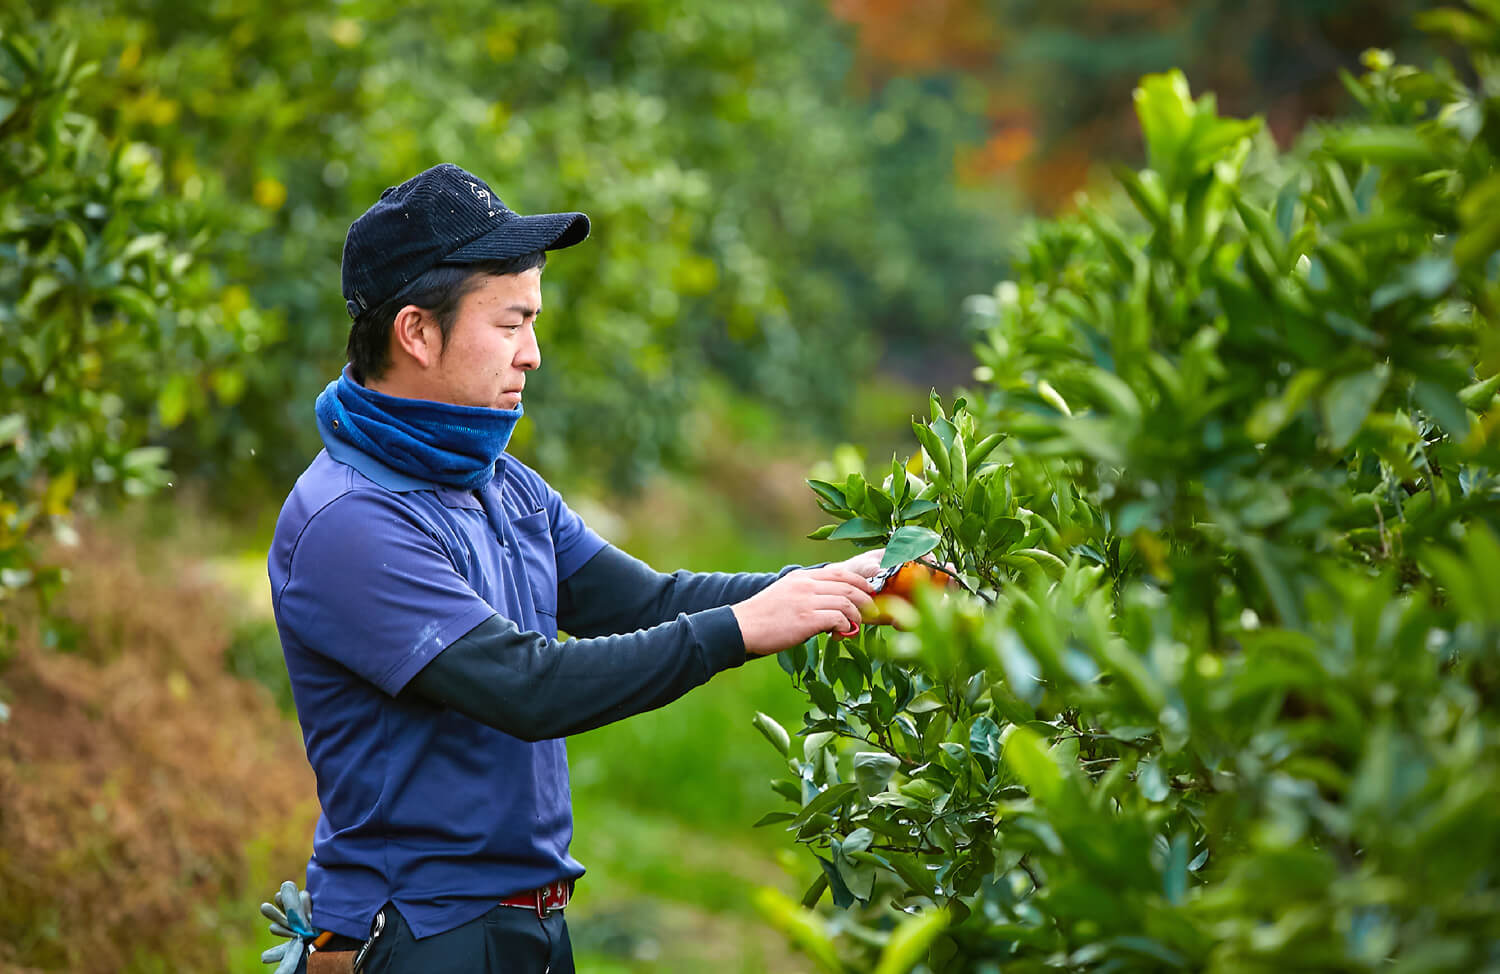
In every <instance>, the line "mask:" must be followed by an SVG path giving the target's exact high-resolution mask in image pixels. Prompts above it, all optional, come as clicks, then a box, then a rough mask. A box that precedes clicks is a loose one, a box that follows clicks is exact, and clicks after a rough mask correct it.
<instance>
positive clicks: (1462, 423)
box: [1412, 379, 1469, 437]
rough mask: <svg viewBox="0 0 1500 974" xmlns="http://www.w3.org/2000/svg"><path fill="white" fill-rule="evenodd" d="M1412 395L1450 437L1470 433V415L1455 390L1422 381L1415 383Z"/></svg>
mask: <svg viewBox="0 0 1500 974" xmlns="http://www.w3.org/2000/svg"><path fill="white" fill-rule="evenodd" d="M1412 395H1414V396H1415V397H1416V399H1417V405H1419V406H1421V407H1422V409H1423V411H1425V412H1426V413H1427V415H1429V416H1431V417H1432V418H1433V419H1435V420H1437V423H1438V425H1439V426H1441V427H1442V428H1443V432H1445V433H1447V434H1448V435H1449V436H1455V437H1459V436H1464V435H1465V434H1467V433H1468V432H1469V415H1468V413H1466V412H1465V411H1464V404H1463V403H1462V402H1460V401H1459V398H1458V396H1457V395H1456V394H1455V393H1454V392H1453V390H1451V389H1448V388H1447V387H1445V386H1441V385H1438V384H1437V383H1436V382H1429V381H1427V380H1425V379H1422V380H1418V381H1417V382H1415V383H1413V385H1412Z"/></svg>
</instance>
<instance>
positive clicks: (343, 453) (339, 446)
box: [318, 416, 509, 511]
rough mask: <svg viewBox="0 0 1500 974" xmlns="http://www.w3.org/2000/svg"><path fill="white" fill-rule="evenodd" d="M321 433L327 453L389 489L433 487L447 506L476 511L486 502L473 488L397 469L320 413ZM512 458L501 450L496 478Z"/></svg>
mask: <svg viewBox="0 0 1500 974" xmlns="http://www.w3.org/2000/svg"><path fill="white" fill-rule="evenodd" d="M318 435H319V436H321V437H322V438H323V448H324V449H325V450H327V451H328V456H329V457H331V458H332V459H334V460H336V461H337V462H339V463H342V464H344V465H346V466H350V467H353V468H354V469H355V470H358V471H359V472H360V473H361V474H363V475H364V476H365V477H367V478H368V479H369V480H371V481H372V482H374V483H376V484H379V485H380V486H381V487H384V488H385V489H386V490H389V491H394V492H396V493H398V494H404V493H408V492H410V491H415V490H430V491H432V492H433V493H434V494H436V495H437V499H438V500H439V501H441V502H442V504H443V506H444V507H462V508H469V509H471V510H475V511H482V510H484V505H482V504H481V503H479V498H478V497H476V496H475V495H474V493H473V491H468V490H460V489H459V488H457V487H448V486H446V485H444V484H435V483H433V482H431V481H429V480H422V479H420V478H417V477H413V476H411V475H410V474H404V473H402V472H401V471H399V470H394V469H392V468H390V467H388V466H386V465H385V464H384V463H381V462H380V461H379V460H377V459H375V458H374V457H372V456H370V455H369V454H368V453H366V452H364V451H363V450H361V449H359V448H358V447H355V446H352V445H350V444H349V443H346V442H345V441H344V440H342V439H340V438H339V437H337V436H334V435H333V431H332V430H330V429H329V428H328V427H327V425H326V424H325V423H324V422H323V418H322V417H321V416H319V417H318ZM507 459H509V458H508V457H507V456H506V455H505V454H503V453H502V454H500V459H499V460H498V461H496V463H495V480H499V479H500V478H502V477H504V476H505V461H506V460H507ZM493 483H494V481H493V480H492V481H491V482H490V483H489V484H486V485H485V486H484V488H483V489H484V490H489V489H491V487H492V485H493Z"/></svg>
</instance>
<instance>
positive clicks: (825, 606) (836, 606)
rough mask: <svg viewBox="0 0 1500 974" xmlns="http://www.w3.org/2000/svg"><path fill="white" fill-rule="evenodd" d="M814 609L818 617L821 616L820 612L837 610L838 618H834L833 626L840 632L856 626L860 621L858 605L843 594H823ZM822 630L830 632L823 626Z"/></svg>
mask: <svg viewBox="0 0 1500 974" xmlns="http://www.w3.org/2000/svg"><path fill="white" fill-rule="evenodd" d="M815 611H816V612H817V613H818V616H819V618H820V619H821V618H823V616H822V614H823V613H825V612H837V613H838V614H839V617H840V618H837V619H834V626H835V627H836V628H837V629H838V631H840V632H848V631H849V630H850V629H853V628H855V627H857V626H858V625H859V624H860V621H861V616H860V614H859V606H857V605H855V604H854V602H853V600H851V599H850V598H848V597H847V596H843V595H830V596H823V597H822V598H821V599H820V600H819V601H818V603H817V605H816V607H815ZM822 631H823V632H830V631H832V630H831V629H828V628H824V629H823V630H822Z"/></svg>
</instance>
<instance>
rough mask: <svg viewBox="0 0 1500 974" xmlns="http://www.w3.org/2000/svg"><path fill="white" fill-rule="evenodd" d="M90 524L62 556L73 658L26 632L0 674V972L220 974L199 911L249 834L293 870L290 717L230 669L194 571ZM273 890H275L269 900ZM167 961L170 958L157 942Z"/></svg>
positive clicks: (225, 629) (305, 803)
mask: <svg viewBox="0 0 1500 974" xmlns="http://www.w3.org/2000/svg"><path fill="white" fill-rule="evenodd" d="M132 534H133V532H111V531H108V530H104V529H100V528H97V527H92V528H86V529H85V531H84V533H83V539H82V543H81V544H80V545H79V546H78V547H77V548H74V549H71V550H66V551H62V552H59V554H58V557H59V559H60V560H62V561H63V562H64V563H66V564H67V566H68V568H69V570H70V571H71V573H72V582H71V584H70V585H69V587H68V589H67V590H66V593H65V594H64V596H63V598H62V599H61V600H60V601H61V603H62V604H63V614H64V615H65V617H66V618H67V620H68V621H69V623H70V624H71V625H72V627H74V631H75V632H76V634H77V636H78V638H77V641H76V646H77V648H76V650H75V651H73V652H70V653H59V652H55V651H50V650H46V649H43V648H42V646H41V635H40V627H39V625H38V622H37V620H36V619H35V618H27V619H20V620H17V622H18V623H19V625H20V629H21V636H20V640H19V644H18V646H17V652H16V655H15V656H14V658H13V659H12V660H11V661H10V663H9V664H8V665H6V666H5V667H4V669H3V670H0V686H3V688H4V696H5V698H6V699H7V700H8V701H9V702H10V704H11V710H12V712H11V718H10V721H9V722H8V723H6V724H0V836H3V839H0V969H11V970H17V969H26V968H34V969H41V970H66V971H76V972H79V974H93V972H101V974H102V972H113V971H120V970H122V969H124V968H125V967H126V966H127V964H128V963H129V961H130V958H131V957H132V956H134V955H138V954H144V953H158V952H159V953H168V954H170V955H171V956H172V957H173V958H174V960H175V961H176V962H178V963H179V964H180V967H179V968H178V969H181V970H215V969H222V963H223V962H222V957H223V953H222V946H221V945H220V944H219V943H218V942H217V937H216V932H215V930H214V929H213V920H212V914H213V911H214V908H215V906H216V904H218V903H220V902H223V901H225V900H226V899H230V898H234V897H237V896H241V895H243V889H244V885H245V881H246V873H247V870H248V864H247V861H246V857H247V852H246V850H247V847H249V846H250V844H251V842H252V840H259V841H260V842H262V843H265V842H269V843H270V859H271V862H272V864H273V868H277V869H284V875H286V876H294V875H295V876H300V875H301V874H302V870H303V868H304V866H305V864H306V855H307V849H308V847H309V845H310V840H311V831H312V824H313V821H314V819H315V816H316V808H315V805H314V803H313V802H311V801H309V796H312V795H313V794H314V789H313V781H312V773H311V771H310V770H309V768H308V767H307V761H306V758H305V757H304V755H303V751H302V745H301V741H300V740H299V739H298V736H297V732H296V728H295V724H293V723H291V722H288V721H285V720H283V719H282V718H281V717H280V715H279V714H278V713H277V711H276V708H275V705H274V704H273V703H272V701H271V699H270V696H269V694H268V693H267V692H266V691H265V690H264V689H263V688H262V687H260V686H258V685H256V684H252V683H249V682H247V681H243V680H239V679H236V678H234V677H232V676H230V675H229V674H228V673H226V671H225V668H224V662H223V657H224V651H225V648H226V647H227V645H228V642H229V638H230V632H231V629H232V625H233V622H234V616H235V610H234V609H233V607H232V604H231V600H230V599H229V598H228V597H226V595H225V594H224V592H223V591H222V590H221V589H219V588H218V587H217V586H216V585H215V584H214V583H213V582H212V581H210V580H209V578H208V577H207V575H206V574H204V573H203V572H202V571H201V569H198V568H195V565H194V563H193V562H191V561H189V560H187V559H185V558H180V557H174V556H173V555H172V554H171V552H170V550H169V549H167V548H165V546H163V547H161V548H160V549H158V548H157V547H156V546H152V547H151V548H150V549H143V548H140V547H132V546H131V545H130V544H129V543H127V542H126V541H125V540H124V539H125V538H126V537H129V536H131V535H132ZM267 892H269V890H268V891H267ZM169 948H170V949H169Z"/></svg>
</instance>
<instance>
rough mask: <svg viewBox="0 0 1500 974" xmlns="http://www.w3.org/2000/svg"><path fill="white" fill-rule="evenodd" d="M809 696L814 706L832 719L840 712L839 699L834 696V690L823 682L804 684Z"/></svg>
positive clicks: (811, 681)
mask: <svg viewBox="0 0 1500 974" xmlns="http://www.w3.org/2000/svg"><path fill="white" fill-rule="evenodd" d="M803 687H804V689H806V690H807V695H808V696H809V697H811V698H812V702H813V704H814V706H816V707H817V708H818V709H819V710H821V711H823V713H825V714H828V715H829V716H830V717H832V716H834V715H835V714H837V713H838V712H839V702H838V699H837V698H836V697H835V696H834V695H833V688H832V687H830V686H829V685H828V684H826V683H824V682H823V681H821V680H808V681H807V682H806V683H804V684H803Z"/></svg>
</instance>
